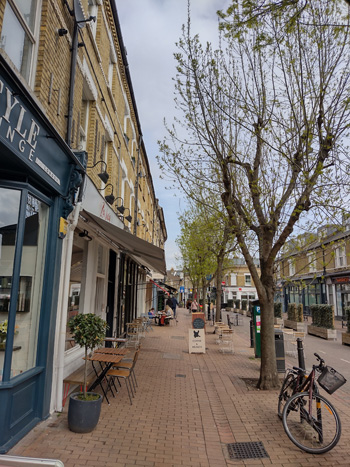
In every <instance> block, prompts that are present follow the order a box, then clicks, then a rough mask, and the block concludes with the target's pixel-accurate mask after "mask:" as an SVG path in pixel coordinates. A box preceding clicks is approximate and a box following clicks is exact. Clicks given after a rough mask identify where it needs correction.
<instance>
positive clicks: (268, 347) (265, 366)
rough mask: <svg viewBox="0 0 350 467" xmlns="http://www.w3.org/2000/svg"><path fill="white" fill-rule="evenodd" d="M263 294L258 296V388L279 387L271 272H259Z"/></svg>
mask: <svg viewBox="0 0 350 467" xmlns="http://www.w3.org/2000/svg"><path fill="white" fill-rule="evenodd" d="M261 282H262V285H263V287H264V291H265V293H264V296H263V297H260V295H259V293H258V295H259V301H260V307H261V366H260V378H259V382H258V388H259V389H273V388H278V387H280V381H279V378H278V373H277V363H276V349H275V328H274V313H273V310H274V290H275V288H274V284H273V277H272V272H271V274H268V273H267V274H266V275H265V274H263V271H262V274H261Z"/></svg>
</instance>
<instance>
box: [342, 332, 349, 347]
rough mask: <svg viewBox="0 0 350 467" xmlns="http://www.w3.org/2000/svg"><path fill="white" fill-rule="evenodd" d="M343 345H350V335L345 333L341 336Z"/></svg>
mask: <svg viewBox="0 0 350 467" xmlns="http://www.w3.org/2000/svg"><path fill="white" fill-rule="evenodd" d="M341 343H342V344H343V345H350V333H348V332H343V333H342V335H341Z"/></svg>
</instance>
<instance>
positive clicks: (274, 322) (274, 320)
mask: <svg viewBox="0 0 350 467" xmlns="http://www.w3.org/2000/svg"><path fill="white" fill-rule="evenodd" d="M273 324H276V325H278V326H281V325H282V324H283V318H276V317H275V318H274V319H273Z"/></svg>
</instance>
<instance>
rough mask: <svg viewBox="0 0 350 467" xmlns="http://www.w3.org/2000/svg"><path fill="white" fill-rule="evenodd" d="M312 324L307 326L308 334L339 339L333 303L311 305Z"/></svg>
mask: <svg viewBox="0 0 350 467" xmlns="http://www.w3.org/2000/svg"><path fill="white" fill-rule="evenodd" d="M310 310H311V314H312V324H309V325H308V327H307V332H308V334H311V335H313V336H317V337H322V338H323V339H329V340H331V339H333V340H336V339H337V330H336V329H335V328H334V307H333V305H326V304H320V305H310Z"/></svg>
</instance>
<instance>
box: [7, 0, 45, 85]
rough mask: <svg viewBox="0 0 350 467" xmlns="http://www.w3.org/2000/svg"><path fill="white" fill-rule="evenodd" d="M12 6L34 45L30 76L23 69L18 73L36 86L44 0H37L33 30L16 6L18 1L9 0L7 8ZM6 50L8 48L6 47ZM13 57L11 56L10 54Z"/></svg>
mask: <svg viewBox="0 0 350 467" xmlns="http://www.w3.org/2000/svg"><path fill="white" fill-rule="evenodd" d="M7 7H8V8H11V9H12V11H13V13H14V14H15V16H16V17H17V19H18V21H19V23H20V25H21V26H22V28H23V30H24V32H25V34H27V35H28V37H29V39H30V41H31V43H32V45H33V49H32V54H31V57H30V63H29V72H28V77H26V76H23V75H22V73H21V71H20V70H18V73H19V74H20V75H21V76H23V79H25V81H26V82H27V83H28V84H29V86H30V87H31V88H33V87H34V84H35V71H36V63H37V56H38V49H39V33H40V15H41V7H42V0H37V5H36V12H35V20H34V29H33V31H31V29H30V28H29V26H28V24H27V22H26V21H25V19H24V18H23V16H22V14H21V12H20V11H19V9H18V8H17V6H16V3H15V1H14V0H7V2H6V5H5V9H6V8H7ZM4 50H5V52H6V49H4ZM9 58H10V59H11V57H10V56H9Z"/></svg>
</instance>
